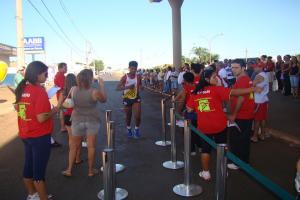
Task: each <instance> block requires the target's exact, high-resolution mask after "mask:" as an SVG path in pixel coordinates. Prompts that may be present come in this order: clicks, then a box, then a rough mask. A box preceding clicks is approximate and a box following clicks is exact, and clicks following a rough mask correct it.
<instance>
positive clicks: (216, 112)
mask: <svg viewBox="0 0 300 200" xmlns="http://www.w3.org/2000/svg"><path fill="white" fill-rule="evenodd" d="M217 84H218V79H217V73H216V72H215V71H214V70H213V69H212V68H210V67H209V68H207V69H205V70H204V71H203V73H202V75H201V78H200V81H199V83H198V85H197V86H196V89H195V90H194V92H193V95H191V97H190V99H189V101H188V103H187V111H188V112H192V111H195V112H196V113H197V129H198V130H199V131H200V132H202V133H203V134H205V135H206V136H208V137H209V138H211V139H212V140H214V141H215V142H216V143H226V128H227V118H226V114H225V113H224V111H223V102H224V101H229V98H230V96H239V95H243V94H248V93H252V92H254V91H258V92H259V91H261V89H258V88H254V87H251V88H246V89H229V88H224V87H223V86H216V85H217ZM199 140H201V141H200V142H201V147H202V152H201V163H202V171H200V173H199V176H200V177H201V178H203V179H204V180H210V179H211V175H210V172H209V160H210V152H211V147H210V145H209V144H208V143H206V142H205V141H204V140H202V139H200V137H199Z"/></svg>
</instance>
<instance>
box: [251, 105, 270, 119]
mask: <svg viewBox="0 0 300 200" xmlns="http://www.w3.org/2000/svg"><path fill="white" fill-rule="evenodd" d="M267 115H268V102H265V103H259V104H256V109H255V113H254V120H255V121H263V120H267Z"/></svg>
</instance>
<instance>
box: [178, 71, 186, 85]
mask: <svg viewBox="0 0 300 200" xmlns="http://www.w3.org/2000/svg"><path fill="white" fill-rule="evenodd" d="M184 74H185V71H182V72H180V73H179V75H178V79H177V80H178V84H182V82H183V75H184Z"/></svg>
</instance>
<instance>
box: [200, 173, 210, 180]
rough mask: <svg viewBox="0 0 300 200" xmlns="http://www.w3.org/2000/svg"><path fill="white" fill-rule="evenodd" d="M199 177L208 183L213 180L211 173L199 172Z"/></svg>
mask: <svg viewBox="0 0 300 200" xmlns="http://www.w3.org/2000/svg"><path fill="white" fill-rule="evenodd" d="M199 176H200V177H201V178H203V179H204V180H206V181H209V180H210V179H211V176H210V172H209V171H204V170H203V171H201V172H199Z"/></svg>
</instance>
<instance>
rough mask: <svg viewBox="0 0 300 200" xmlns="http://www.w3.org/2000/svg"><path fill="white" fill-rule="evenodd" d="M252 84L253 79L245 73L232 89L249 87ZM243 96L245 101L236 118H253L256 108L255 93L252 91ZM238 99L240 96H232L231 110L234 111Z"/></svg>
mask: <svg viewBox="0 0 300 200" xmlns="http://www.w3.org/2000/svg"><path fill="white" fill-rule="evenodd" d="M252 86H253V85H252V81H251V79H250V78H249V77H248V76H247V75H244V76H242V77H240V78H238V79H237V80H236V82H235V84H234V85H233V87H232V89H237V88H249V87H252ZM243 97H244V101H243V103H242V106H241V108H240V110H239V111H238V113H237V115H236V119H253V117H254V109H255V104H254V95H253V93H250V94H245V95H243ZM237 99H238V97H236V96H235V97H232V98H231V112H233V111H234V109H235V107H236V104H237Z"/></svg>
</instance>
